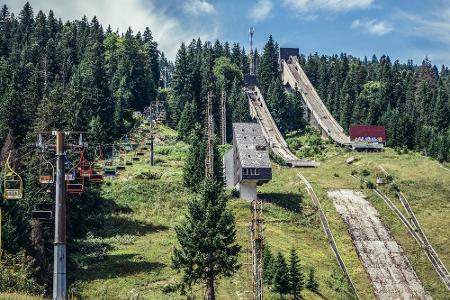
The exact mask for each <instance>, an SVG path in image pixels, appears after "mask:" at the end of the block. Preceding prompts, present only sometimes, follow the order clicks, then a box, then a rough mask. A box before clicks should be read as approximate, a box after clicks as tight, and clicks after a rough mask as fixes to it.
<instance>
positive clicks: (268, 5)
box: [249, 0, 273, 22]
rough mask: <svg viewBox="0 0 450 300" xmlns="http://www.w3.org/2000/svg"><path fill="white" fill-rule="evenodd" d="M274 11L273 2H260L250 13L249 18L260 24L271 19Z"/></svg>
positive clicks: (263, 0) (269, 0)
mask: <svg viewBox="0 0 450 300" xmlns="http://www.w3.org/2000/svg"><path fill="white" fill-rule="evenodd" d="M272 9H273V3H272V1H271V0H259V1H258V3H256V4H255V5H254V6H253V7H252V8H251V10H250V12H249V18H250V19H251V20H253V21H255V22H260V21H263V20H265V19H266V18H268V17H269V15H270V13H271V12H272Z"/></svg>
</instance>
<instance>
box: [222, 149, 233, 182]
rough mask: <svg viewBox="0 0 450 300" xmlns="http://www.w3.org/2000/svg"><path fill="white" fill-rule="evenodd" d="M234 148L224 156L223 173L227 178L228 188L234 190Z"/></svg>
mask: <svg viewBox="0 0 450 300" xmlns="http://www.w3.org/2000/svg"><path fill="white" fill-rule="evenodd" d="M233 150H234V147H233V148H231V149H230V150H228V151H227V152H226V153H225V155H224V156H223V168H224V170H223V173H224V175H225V176H224V178H225V184H226V186H227V188H230V189H232V188H234V157H233Z"/></svg>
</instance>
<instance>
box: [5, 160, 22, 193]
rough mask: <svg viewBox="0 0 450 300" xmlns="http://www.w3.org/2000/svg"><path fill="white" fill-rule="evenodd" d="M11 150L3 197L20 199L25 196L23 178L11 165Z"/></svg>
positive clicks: (7, 163)
mask: <svg viewBox="0 0 450 300" xmlns="http://www.w3.org/2000/svg"><path fill="white" fill-rule="evenodd" d="M10 159H11V151H9V155H8V159H7V160H6V163H5V175H4V178H3V187H4V192H3V197H4V198H5V199H7V200H19V199H22V197H23V180H22V177H20V175H19V174H18V173H16V172H15V171H14V170H13V169H12V168H11V166H10V164H9V162H10Z"/></svg>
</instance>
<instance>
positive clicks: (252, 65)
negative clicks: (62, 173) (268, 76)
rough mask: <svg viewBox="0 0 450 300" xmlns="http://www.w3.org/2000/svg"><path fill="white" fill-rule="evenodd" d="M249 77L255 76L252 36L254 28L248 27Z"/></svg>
mask: <svg viewBox="0 0 450 300" xmlns="http://www.w3.org/2000/svg"><path fill="white" fill-rule="evenodd" d="M249 34H250V75H255V58H254V53H253V35H254V34H255V28H254V27H250V30H249Z"/></svg>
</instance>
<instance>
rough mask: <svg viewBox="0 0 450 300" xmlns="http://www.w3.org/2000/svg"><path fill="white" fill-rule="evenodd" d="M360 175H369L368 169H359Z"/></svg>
mask: <svg viewBox="0 0 450 300" xmlns="http://www.w3.org/2000/svg"><path fill="white" fill-rule="evenodd" d="M361 175H362V176H369V175H370V171H369V170H367V169H363V170H362V171H361Z"/></svg>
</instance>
